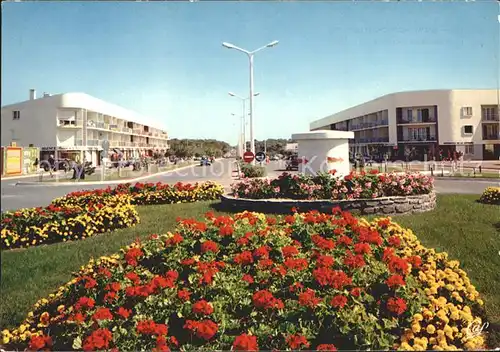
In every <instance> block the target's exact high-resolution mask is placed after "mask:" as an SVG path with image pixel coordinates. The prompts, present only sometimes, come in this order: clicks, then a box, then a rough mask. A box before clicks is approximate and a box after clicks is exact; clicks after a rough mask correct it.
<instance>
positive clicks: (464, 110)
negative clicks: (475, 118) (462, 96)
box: [462, 106, 472, 117]
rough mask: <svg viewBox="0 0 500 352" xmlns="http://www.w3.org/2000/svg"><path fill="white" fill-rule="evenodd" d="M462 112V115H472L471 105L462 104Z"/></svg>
mask: <svg viewBox="0 0 500 352" xmlns="http://www.w3.org/2000/svg"><path fill="white" fill-rule="evenodd" d="M462 114H463V116H467V117H468V116H472V106H464V107H463V108H462Z"/></svg>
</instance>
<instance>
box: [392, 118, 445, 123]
mask: <svg viewBox="0 0 500 352" xmlns="http://www.w3.org/2000/svg"><path fill="white" fill-rule="evenodd" d="M435 122H436V119H435V118H434V117H429V118H428V119H424V118H422V119H406V118H401V119H398V124H411V123H435Z"/></svg>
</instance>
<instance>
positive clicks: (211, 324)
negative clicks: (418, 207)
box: [1, 209, 484, 351]
mask: <svg viewBox="0 0 500 352" xmlns="http://www.w3.org/2000/svg"><path fill="white" fill-rule="evenodd" d="M482 305H483V302H482V301H481V300H480V299H479V294H478V292H477V291H476V289H475V288H474V287H473V286H472V285H471V283H470V281H469V279H468V278H467V274H466V273H465V272H464V271H463V270H461V269H460V268H459V263H458V262H457V261H453V260H448V257H447V255H446V253H436V252H435V251H434V250H433V249H427V248H425V247H423V246H422V245H421V244H420V243H419V241H418V240H417V238H416V237H415V236H414V235H413V233H412V232H411V231H410V230H405V229H403V228H401V227H400V226H398V225H397V224H395V223H393V222H391V220H390V219H388V218H385V219H384V218H381V219H376V220H374V221H373V222H371V223H368V222H367V221H366V220H364V219H357V218H355V217H353V216H352V215H351V214H350V213H347V212H341V211H339V210H338V209H334V214H332V215H330V214H321V213H315V212H310V213H303V214H294V215H288V216H286V217H279V218H277V219H275V218H266V217H265V215H263V214H256V213H241V214H238V215H236V216H235V217H214V216H213V215H212V214H207V215H206V220H205V221H202V222H198V221H196V220H190V219H184V220H182V219H179V220H178V227H177V228H176V229H175V231H174V232H173V233H168V234H166V235H160V236H158V235H152V236H151V239H150V240H148V241H145V242H143V243H139V242H137V243H134V244H133V245H131V246H129V247H127V248H125V249H124V250H123V251H122V253H121V254H117V255H113V256H111V257H106V258H101V259H99V260H97V261H95V262H94V261H92V262H90V263H89V265H88V266H87V267H85V268H82V270H81V271H80V272H79V273H77V276H76V277H75V278H74V279H73V280H72V281H71V282H69V283H68V284H66V285H65V286H63V287H61V288H59V290H58V291H57V292H55V294H53V295H50V296H49V298H48V299H42V300H40V301H39V302H38V303H37V304H36V305H35V308H34V310H33V312H30V313H29V314H28V317H27V318H26V320H25V321H24V322H23V323H22V324H21V325H20V326H19V327H18V328H16V329H15V330H13V331H6V330H4V331H3V332H2V336H1V337H2V339H3V343H4V344H5V348H6V349H8V350H10V349H24V348H30V349H33V350H38V349H45V348H48V349H54V350H80V349H84V350H109V349H110V350H153V351H167V350H169V348H171V349H175V350H178V349H181V350H193V349H202V348H203V349H205V350H230V349H233V350H257V349H261V350H271V349H280V350H284V349H294V350H300V349H317V350H333V349H334V348H338V349H367V348H370V349H373V350H377V349H379V350H380V349H392V348H399V349H402V350H412V349H415V350H425V349H431V348H433V349H474V348H482V347H484V346H483V344H484V341H483V336H475V337H474V336H470V335H468V333H467V332H468V330H467V329H468V326H469V324H471V323H473V322H476V323H478V324H479V323H481V316H483V313H484V312H483V308H482Z"/></svg>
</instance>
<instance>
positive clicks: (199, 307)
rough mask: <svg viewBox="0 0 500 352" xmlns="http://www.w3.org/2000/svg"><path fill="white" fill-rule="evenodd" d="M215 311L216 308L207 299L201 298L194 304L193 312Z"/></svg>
mask: <svg viewBox="0 0 500 352" xmlns="http://www.w3.org/2000/svg"><path fill="white" fill-rule="evenodd" d="M213 312H214V308H213V307H212V305H211V304H210V303H208V302H207V301H205V300H201V301H198V302H196V303H195V304H193V313H196V314H203V315H210V314H212V313H213Z"/></svg>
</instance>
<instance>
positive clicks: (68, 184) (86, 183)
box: [15, 163, 197, 187]
mask: <svg viewBox="0 0 500 352" xmlns="http://www.w3.org/2000/svg"><path fill="white" fill-rule="evenodd" d="M196 165H197V164H196V163H193V165H187V166H182V167H178V168H176V169H173V170H168V171H162V172H157V173H155V174H151V175H146V176H141V177H137V178H133V179H125V180H116V181H103V182H102V181H97V182H45V183H44V182H16V184H15V185H16V186H41V187H45V186H49V187H62V186H92V185H114V184H121V183H133V182H138V181H141V180H145V179H148V178H151V177H155V176H161V175H165V174H168V173H171V172H176V171H180V170H185V169H189V168H191V167H195V166H196Z"/></svg>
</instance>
